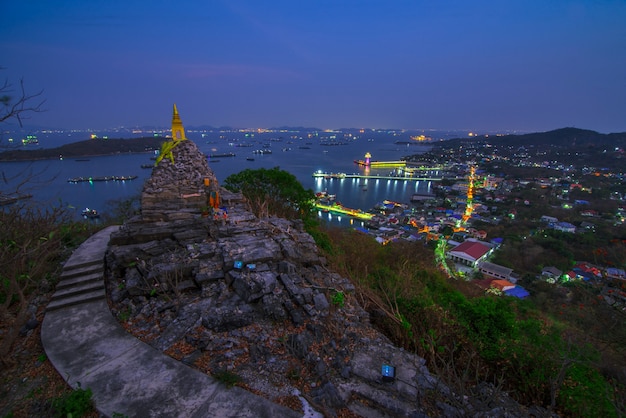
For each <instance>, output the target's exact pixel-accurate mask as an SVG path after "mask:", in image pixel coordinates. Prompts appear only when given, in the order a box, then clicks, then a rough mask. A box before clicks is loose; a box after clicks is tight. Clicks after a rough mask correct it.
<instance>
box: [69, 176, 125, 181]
mask: <svg viewBox="0 0 626 418" xmlns="http://www.w3.org/2000/svg"><path fill="white" fill-rule="evenodd" d="M136 178H137V176H90V177H72V178H69V179H67V181H68V182H69V183H85V182H89V183H91V182H94V181H129V180H135V179H136Z"/></svg>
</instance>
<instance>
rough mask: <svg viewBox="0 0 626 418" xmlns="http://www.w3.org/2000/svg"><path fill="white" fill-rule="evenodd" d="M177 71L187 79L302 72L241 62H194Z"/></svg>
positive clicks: (265, 76)
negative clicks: (242, 63)
mask: <svg viewBox="0 0 626 418" xmlns="http://www.w3.org/2000/svg"><path fill="white" fill-rule="evenodd" d="M178 73H179V74H180V75H181V76H182V77H185V78H188V79H211V78H263V79H274V78H280V79H302V78H303V76H302V74H299V73H296V72H294V71H291V70H289V69H285V68H273V67H263V66H256V65H241V64H195V65H183V66H181V67H180V68H179V69H178Z"/></svg>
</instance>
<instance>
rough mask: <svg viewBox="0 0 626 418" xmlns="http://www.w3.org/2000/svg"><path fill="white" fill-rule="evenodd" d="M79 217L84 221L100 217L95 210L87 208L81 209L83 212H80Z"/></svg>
mask: <svg viewBox="0 0 626 418" xmlns="http://www.w3.org/2000/svg"><path fill="white" fill-rule="evenodd" d="M81 215H82V216H83V218H85V219H96V218H99V217H100V214H99V213H98V211H97V210H95V209H89V208H85V209H83V211H82V212H81Z"/></svg>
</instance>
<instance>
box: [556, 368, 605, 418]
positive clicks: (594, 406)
mask: <svg viewBox="0 0 626 418" xmlns="http://www.w3.org/2000/svg"><path fill="white" fill-rule="evenodd" d="M610 393H611V386H610V385H609V383H608V382H607V381H606V380H605V379H604V377H602V375H601V374H600V373H599V372H598V371H597V370H595V369H592V368H591V367H588V366H585V365H582V364H575V365H573V366H571V367H570V368H569V370H568V372H567V377H566V379H565V382H564V383H563V386H562V387H561V390H560V392H559V396H558V404H559V406H560V407H561V408H562V409H564V410H566V411H568V412H569V413H570V414H572V415H573V416H579V417H598V418H600V417H602V418H605V417H617V413H616V411H615V408H614V406H613V404H612V402H611V397H610Z"/></svg>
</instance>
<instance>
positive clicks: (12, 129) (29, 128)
mask: <svg viewBox="0 0 626 418" xmlns="http://www.w3.org/2000/svg"><path fill="white" fill-rule="evenodd" d="M12 125H13V126H12ZM183 125H184V127H185V130H186V131H189V132H193V131H196V130H217V131H220V130H236V131H280V130H294V131H317V132H341V131H347V130H353V131H358V130H364V131H371V132H383V131H404V132H423V133H427V132H447V133H456V132H465V133H466V134H467V135H470V134H471V135H473V136H480V135H486V134H509V135H523V134H531V133H541V132H552V131H557V130H560V129H579V130H583V131H594V132H597V133H600V134H605V135H607V134H616V133H626V130H623V131H610V132H609V131H601V130H597V129H591V128H581V127H577V126H562V127H557V128H552V129H545V130H521V129H479V130H472V129H463V128H460V129H457V128H450V129H446V128H394V127H385V128H370V127H346V126H344V127H340V128H320V127H316V126H297V125H279V126H255V127H252V126H248V127H244V126H229V125H219V126H217V125H211V124H199V125H189V126H188V125H187V124H185V123H183ZM170 129H171V127H170V126H169V125H148V124H143V125H132V126H131V125H128V126H124V125H120V126H115V127H107V128H71V127H67V128H61V127H50V126H44V125H38V124H32V125H28V124H24V125H23V127H19V126H15V124H11V123H10V122H5V124H4V125H0V135H1V134H2V133H3V132H6V133H18V132H19V133H28V132H33V131H38V132H41V131H51V132H50V133H53V132H56V131H58V132H63V133H67V132H70V133H71V132H94V133H95V132H116V131H124V130H127V131H132V130H145V131H163V132H167V131H169V130H170ZM471 135H470V136H471ZM1 139H2V138H1V136H0V140H1Z"/></svg>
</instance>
